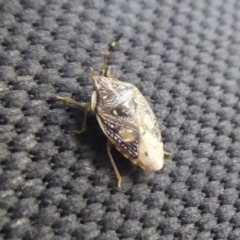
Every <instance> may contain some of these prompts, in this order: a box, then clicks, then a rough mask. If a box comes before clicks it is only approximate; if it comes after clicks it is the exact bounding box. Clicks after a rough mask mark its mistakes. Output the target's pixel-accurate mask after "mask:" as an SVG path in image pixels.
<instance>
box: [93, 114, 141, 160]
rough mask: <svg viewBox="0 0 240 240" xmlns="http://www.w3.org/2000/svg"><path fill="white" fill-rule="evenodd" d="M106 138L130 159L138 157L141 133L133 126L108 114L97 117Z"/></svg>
mask: <svg viewBox="0 0 240 240" xmlns="http://www.w3.org/2000/svg"><path fill="white" fill-rule="evenodd" d="M97 117H98V118H99V120H100V121H99V122H100V124H101V127H102V129H103V131H104V133H105V134H106V136H107V137H108V138H109V139H110V140H111V142H112V143H113V144H114V146H115V147H116V148H118V149H119V150H122V151H123V152H125V153H126V154H127V155H128V157H129V156H131V157H132V158H137V157H138V144H139V136H140V134H139V131H138V129H137V128H136V126H134V125H133V124H131V123H129V122H127V121H126V120H124V119H122V118H118V117H115V116H112V115H110V114H108V113H105V114H101V116H97Z"/></svg>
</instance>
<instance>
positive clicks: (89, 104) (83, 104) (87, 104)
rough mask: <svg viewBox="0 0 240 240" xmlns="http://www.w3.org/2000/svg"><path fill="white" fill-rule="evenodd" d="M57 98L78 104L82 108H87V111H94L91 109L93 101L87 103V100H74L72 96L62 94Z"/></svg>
mask: <svg viewBox="0 0 240 240" xmlns="http://www.w3.org/2000/svg"><path fill="white" fill-rule="evenodd" d="M57 99H58V100H62V101H65V102H67V103H73V104H76V105H78V106H80V107H82V108H85V109H86V111H88V112H92V110H91V102H87V103H85V102H78V101H76V100H74V99H72V98H70V97H60V96H57Z"/></svg>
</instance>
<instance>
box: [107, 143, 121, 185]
mask: <svg viewBox="0 0 240 240" xmlns="http://www.w3.org/2000/svg"><path fill="white" fill-rule="evenodd" d="M111 148H112V143H111V142H110V141H109V140H107V153H108V157H109V158H110V161H111V164H112V166H113V169H114V172H115V175H116V177H117V180H118V188H119V189H120V188H121V184H122V177H121V175H120V173H119V172H118V169H117V166H116V164H115V162H114V160H113V157H112V154H111Z"/></svg>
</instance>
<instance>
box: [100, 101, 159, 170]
mask: <svg viewBox="0 0 240 240" xmlns="http://www.w3.org/2000/svg"><path fill="white" fill-rule="evenodd" d="M144 100H145V99H144ZM145 101H146V100H145ZM146 103H147V102H146ZM148 107H149V105H148ZM149 108H150V107H149ZM115 110H116V109H115ZM150 111H151V109H150ZM118 112H119V113H120V109H119V106H118ZM125 113H126V112H125ZM153 116H154V115H153ZM148 117H149V116H147V115H144V116H142V115H141V114H140V113H139V112H138V111H136V113H135V114H130V115H125V118H124V117H120V116H118V117H116V116H113V115H112V114H109V113H101V115H97V119H98V121H99V124H100V126H101V128H102V130H103V132H104V133H105V135H106V136H107V137H108V138H109V139H110V141H111V142H112V144H113V145H114V146H115V147H116V148H117V149H118V150H119V151H120V152H121V153H122V154H123V155H124V156H125V157H127V158H128V159H129V160H131V161H132V162H133V163H135V164H137V165H138V166H139V167H141V168H143V169H147V170H155V171H156V170H159V169H161V168H162V166H163V143H162V141H160V140H159V139H158V138H157V137H159V136H160V138H161V135H160V132H159V134H158V132H154V134H153V133H152V132H153V131H154V129H151V127H155V123H152V122H150V123H149V122H148ZM141 118H143V119H141ZM140 119H141V120H140ZM133 123H136V125H135V124H133ZM139 124H143V125H139ZM145 125H146V126H145ZM158 130H159V128H158Z"/></svg>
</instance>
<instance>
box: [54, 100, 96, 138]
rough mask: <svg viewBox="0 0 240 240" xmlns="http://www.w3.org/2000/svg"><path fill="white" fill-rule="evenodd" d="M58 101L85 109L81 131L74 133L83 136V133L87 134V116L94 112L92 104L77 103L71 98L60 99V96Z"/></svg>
mask: <svg viewBox="0 0 240 240" xmlns="http://www.w3.org/2000/svg"><path fill="white" fill-rule="evenodd" d="M57 99H58V100H62V101H65V102H67V103H73V104H76V105H78V106H80V107H82V108H84V109H85V112H84V118H83V123H82V127H81V130H74V131H73V132H74V133H77V134H81V133H83V132H85V130H86V126H87V114H88V112H92V109H91V102H87V103H84V102H77V101H75V100H74V99H72V98H70V97H60V96H57Z"/></svg>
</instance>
